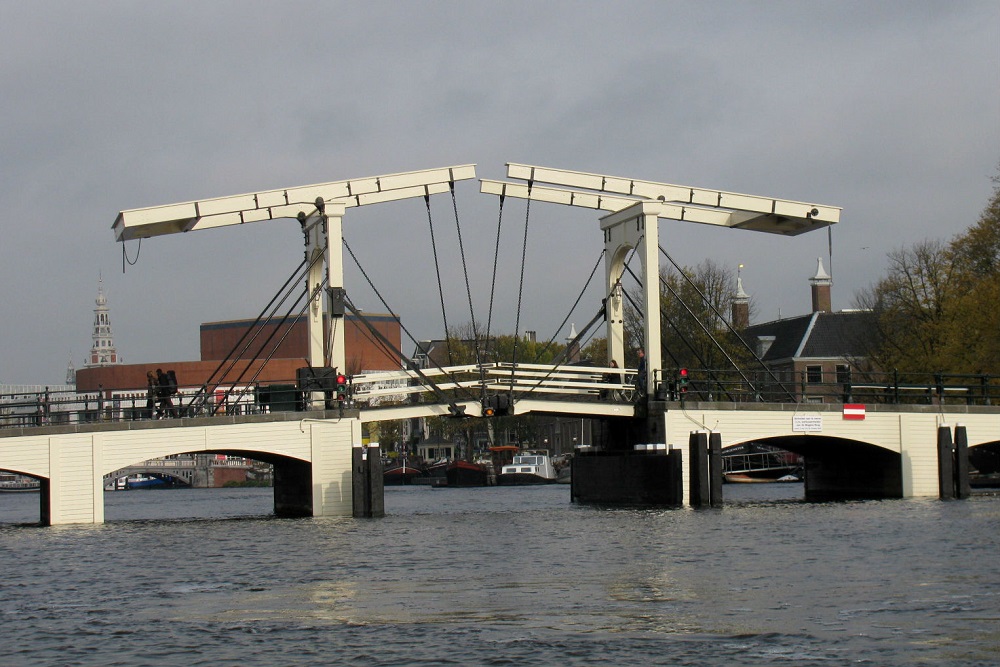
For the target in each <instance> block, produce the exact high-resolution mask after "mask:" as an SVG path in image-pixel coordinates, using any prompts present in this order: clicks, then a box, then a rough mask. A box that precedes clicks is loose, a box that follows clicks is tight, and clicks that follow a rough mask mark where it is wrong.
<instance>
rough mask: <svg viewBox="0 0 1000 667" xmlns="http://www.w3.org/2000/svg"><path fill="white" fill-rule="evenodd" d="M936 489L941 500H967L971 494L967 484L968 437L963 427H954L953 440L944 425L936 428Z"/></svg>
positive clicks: (949, 431)
mask: <svg viewBox="0 0 1000 667" xmlns="http://www.w3.org/2000/svg"><path fill="white" fill-rule="evenodd" d="M937 451H938V489H939V491H940V493H939V497H940V498H941V499H942V500H948V499H951V498H960V499H964V498H968V497H969V496H970V495H971V494H972V487H971V484H970V482H969V435H968V433H967V432H966V429H965V426H963V425H961V424H958V425H956V426H955V439H954V442H953V441H952V437H951V429H950V428H949V427H948V426H946V425H943V424H942V425H941V426H939V427H938V434H937Z"/></svg>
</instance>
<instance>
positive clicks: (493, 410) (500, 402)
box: [483, 394, 510, 417]
mask: <svg viewBox="0 0 1000 667" xmlns="http://www.w3.org/2000/svg"><path fill="white" fill-rule="evenodd" d="M509 414H510V397H509V396H508V395H507V394H493V395H491V396H487V397H485V398H484V399H483V416H484V417H503V416H505V415H509Z"/></svg>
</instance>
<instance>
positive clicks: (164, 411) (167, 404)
mask: <svg viewBox="0 0 1000 667" xmlns="http://www.w3.org/2000/svg"><path fill="white" fill-rule="evenodd" d="M156 384H157V391H156V396H157V399H158V401H157V404H156V414H157V416H158V417H176V416H177V411H176V410H175V409H174V402H173V401H172V400H170V396H171V394H173V393H174V390H173V388H172V387H171V382H170V376H169V375H168V374H166V373H164V372H163V369H162V368H157V369H156Z"/></svg>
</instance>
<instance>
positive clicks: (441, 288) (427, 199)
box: [386, 194, 455, 366]
mask: <svg viewBox="0 0 1000 667" xmlns="http://www.w3.org/2000/svg"><path fill="white" fill-rule="evenodd" d="M424 204H425V205H426V206H427V224H428V226H429V227H430V229H431V251H432V253H433V254H434V271H435V273H437V281H438V296H439V297H440V298H441V319H442V320H444V339H445V340H446V341H447V340H449V335H450V334H449V333H448V314H447V313H446V312H445V308H444V286H443V285H442V284H441V265H440V264H439V263H438V251H437V242H436V241H435V240H434V219H433V218H432V217H431V196H430V195H429V194H425V195H424ZM386 307H387V308H388V306H386ZM448 365H449V366H454V365H455V363H454V361H453V359H452V355H451V345H448Z"/></svg>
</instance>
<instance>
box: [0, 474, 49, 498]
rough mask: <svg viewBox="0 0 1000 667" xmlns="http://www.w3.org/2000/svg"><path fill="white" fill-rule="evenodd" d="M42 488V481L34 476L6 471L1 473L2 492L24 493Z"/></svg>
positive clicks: (0, 488) (0, 489) (0, 490)
mask: <svg viewBox="0 0 1000 667" xmlns="http://www.w3.org/2000/svg"><path fill="white" fill-rule="evenodd" d="M40 488H42V483H41V482H39V481H38V480H37V479H35V478H33V477H25V476H24V475H15V474H13V473H6V472H4V473H0V493H24V492H28V491H38V490H39V489H40Z"/></svg>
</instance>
